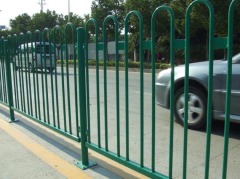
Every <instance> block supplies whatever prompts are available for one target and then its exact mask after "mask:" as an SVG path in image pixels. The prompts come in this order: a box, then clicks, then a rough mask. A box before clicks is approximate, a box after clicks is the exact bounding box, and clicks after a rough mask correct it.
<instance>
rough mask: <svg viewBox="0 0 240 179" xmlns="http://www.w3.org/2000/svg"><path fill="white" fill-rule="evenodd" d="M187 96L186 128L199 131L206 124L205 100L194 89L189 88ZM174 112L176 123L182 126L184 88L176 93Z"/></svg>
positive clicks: (201, 93) (197, 90)
mask: <svg viewBox="0 0 240 179" xmlns="http://www.w3.org/2000/svg"><path fill="white" fill-rule="evenodd" d="M188 94H189V96H188V128H190V129H201V128H204V127H205V124H206V113H207V107H206V106H207V98H206V95H205V94H204V93H203V92H202V91H201V90H200V89H198V88H196V87H189V93H188ZM174 112H175V118H176V121H177V122H179V123H180V124H182V125H183V124H184V88H180V89H179V90H177V91H176V95H175V104H174Z"/></svg>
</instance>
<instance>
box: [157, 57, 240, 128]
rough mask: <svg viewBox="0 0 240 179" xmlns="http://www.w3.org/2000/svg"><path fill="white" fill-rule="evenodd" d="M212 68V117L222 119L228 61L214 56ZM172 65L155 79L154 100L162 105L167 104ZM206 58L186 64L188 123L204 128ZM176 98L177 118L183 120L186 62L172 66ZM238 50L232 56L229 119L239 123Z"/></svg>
mask: <svg viewBox="0 0 240 179" xmlns="http://www.w3.org/2000/svg"><path fill="white" fill-rule="evenodd" d="M213 68H214V70H213V73H214V74H213V91H212V98H213V100H212V109H213V119H217V120H224V119H225V101H226V100H225V99H226V86H227V85H226V79H227V71H228V70H227V61H226V60H215V61H214V67H213ZM170 72H171V69H167V70H163V71H161V72H160V73H159V74H158V77H157V79H156V84H155V85H156V102H157V104H158V105H160V106H162V107H164V108H168V109H169V108H170V77H171V74H170ZM208 77H209V62H208V61H205V62H197V63H190V64H189V96H188V99H189V101H188V103H187V104H188V127H189V128H191V129H200V128H203V127H204V126H205V124H206V113H207V95H208ZM174 78H175V79H174V84H175V90H174V91H175V96H174V99H175V102H174V113H175V118H176V120H177V121H178V122H179V123H181V124H183V122H184V104H185V101H184V78H185V66H184V65H181V66H177V67H175V77H174ZM239 104H240V53H239V54H237V55H235V56H234V57H233V58H232V90H231V106H230V111H231V114H230V121H231V122H237V123H240V106H239Z"/></svg>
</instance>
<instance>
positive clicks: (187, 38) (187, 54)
mask: <svg viewBox="0 0 240 179" xmlns="http://www.w3.org/2000/svg"><path fill="white" fill-rule="evenodd" d="M191 7H192V6H188V8H187V12H186V16H185V20H186V24H185V80H184V101H187V102H188V91H189V89H188V87H189V59H190V13H191ZM183 125H184V139H183V176H182V178H183V179H186V177H187V151H188V147H187V146H188V104H187V105H186V103H185V104H184V122H183Z"/></svg>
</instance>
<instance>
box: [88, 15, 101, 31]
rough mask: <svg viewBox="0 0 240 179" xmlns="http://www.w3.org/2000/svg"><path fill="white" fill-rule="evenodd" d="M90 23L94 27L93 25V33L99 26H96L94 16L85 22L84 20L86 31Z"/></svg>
mask: <svg viewBox="0 0 240 179" xmlns="http://www.w3.org/2000/svg"><path fill="white" fill-rule="evenodd" d="M91 23H92V24H93V25H94V27H95V33H96V32H97V31H98V28H99V26H98V22H97V20H96V19H94V18H90V19H88V20H87V22H86V24H85V30H86V31H88V28H89V25H90V24H91Z"/></svg>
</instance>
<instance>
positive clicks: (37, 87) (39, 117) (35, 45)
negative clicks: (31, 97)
mask: <svg viewBox="0 0 240 179" xmlns="http://www.w3.org/2000/svg"><path fill="white" fill-rule="evenodd" d="M37 35H38V39H37ZM37 40H38V41H39V43H40V44H41V32H40V31H39V30H36V31H35V32H34V47H35V58H36V63H34V66H35V67H36V79H37V80H36V93H37V101H38V103H37V106H38V119H39V120H42V119H41V116H42V115H41V105H40V94H39V93H40V91H39V77H38V64H37ZM40 50H41V48H40ZM39 60H40V59H39ZM34 81H35V80H34Z"/></svg>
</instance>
